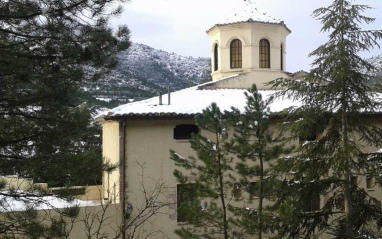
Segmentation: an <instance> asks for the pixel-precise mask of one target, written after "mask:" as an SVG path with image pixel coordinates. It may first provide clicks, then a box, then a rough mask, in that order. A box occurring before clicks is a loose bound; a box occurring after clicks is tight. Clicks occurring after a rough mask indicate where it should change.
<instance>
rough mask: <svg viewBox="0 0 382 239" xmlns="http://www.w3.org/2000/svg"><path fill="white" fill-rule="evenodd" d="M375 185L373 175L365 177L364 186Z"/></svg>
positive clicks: (371, 186) (370, 186)
mask: <svg viewBox="0 0 382 239" xmlns="http://www.w3.org/2000/svg"><path fill="white" fill-rule="evenodd" d="M374 185H375V179H374V177H368V178H366V188H368V189H370V188H373V187H374Z"/></svg>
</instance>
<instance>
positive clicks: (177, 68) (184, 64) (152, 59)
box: [84, 43, 211, 101]
mask: <svg viewBox="0 0 382 239" xmlns="http://www.w3.org/2000/svg"><path fill="white" fill-rule="evenodd" d="M117 60H118V66H117V67H116V68H115V69H114V70H111V71H110V72H109V73H108V74H106V75H105V76H103V77H101V79H100V80H99V81H97V82H96V83H92V82H91V81H89V82H88V83H87V84H86V85H85V87H84V89H86V91H88V92H90V93H91V94H92V95H93V96H94V97H96V98H98V99H103V98H105V99H108V100H110V99H119V101H121V99H122V101H123V100H124V101H127V100H128V99H142V98H147V97H150V96H153V95H155V94H157V92H158V91H162V92H163V93H164V92H165V91H167V90H166V89H167V87H168V86H170V87H171V89H172V90H173V91H174V90H180V89H183V88H186V87H189V86H192V85H195V84H198V83H200V82H201V81H203V80H210V79H211V76H210V73H211V71H210V67H211V66H210V59H209V58H202V57H198V58H195V57H185V56H180V55H177V54H175V53H168V52H165V51H162V50H157V49H154V48H152V47H149V46H146V45H143V44H139V43H133V44H132V45H131V47H130V48H129V49H128V50H126V51H122V52H120V53H119V54H118V55H117ZM87 70H88V71H95V70H94V69H91V68H88V69H87Z"/></svg>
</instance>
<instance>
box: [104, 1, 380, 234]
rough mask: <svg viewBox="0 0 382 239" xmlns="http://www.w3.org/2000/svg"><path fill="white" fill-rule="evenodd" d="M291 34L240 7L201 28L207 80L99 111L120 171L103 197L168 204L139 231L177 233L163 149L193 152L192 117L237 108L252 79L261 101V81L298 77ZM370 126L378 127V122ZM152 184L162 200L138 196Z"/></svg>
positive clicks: (278, 105)
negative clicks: (290, 64) (289, 68)
mask: <svg viewBox="0 0 382 239" xmlns="http://www.w3.org/2000/svg"><path fill="white" fill-rule="evenodd" d="M290 33H291V31H290V30H289V29H288V28H287V26H286V25H285V23H284V22H283V21H282V20H280V19H277V18H275V17H273V16H271V15H269V14H266V13H262V12H260V11H259V10H258V9H256V8H255V7H254V6H253V5H251V3H247V5H246V6H245V8H243V9H242V10H241V11H240V12H238V13H237V14H234V15H233V16H232V17H230V18H228V19H226V20H224V21H222V22H220V23H217V24H216V25H214V26H213V27H211V28H210V29H209V30H208V31H207V34H208V35H209V36H210V37H211V66H212V77H213V81H212V82H208V83H205V84H202V85H198V86H195V87H191V88H188V89H184V90H180V91H177V92H172V93H168V94H166V95H163V96H159V97H154V98H151V99H148V100H144V101H140V102H134V103H130V104H126V105H122V106H119V107H117V108H115V109H112V110H110V111H109V112H107V113H105V114H103V115H101V116H100V117H99V121H100V122H101V123H102V125H103V155H104V157H105V159H106V160H107V161H109V162H111V163H119V164H120V168H119V171H114V172H109V173H106V174H105V175H104V178H103V180H104V181H103V185H104V198H105V199H108V200H112V201H114V202H116V203H120V204H121V205H132V206H133V207H134V208H136V210H137V209H139V208H140V207H141V206H142V205H143V204H144V203H145V202H146V201H147V200H150V201H152V204H153V207H155V206H157V203H168V206H167V207H165V208H163V210H165V211H163V214H161V215H157V217H156V220H155V222H153V223H151V224H150V225H147V226H146V228H145V230H147V231H152V230H160V231H161V232H163V233H165V234H166V235H168V236H169V237H170V238H176V237H175V236H174V234H173V231H174V229H176V228H178V227H179V225H181V223H180V222H179V220H178V218H177V213H176V205H177V200H178V199H179V196H178V195H177V189H178V187H177V185H178V183H177V181H176V179H175V177H174V176H173V175H172V172H173V171H174V169H175V165H174V163H173V161H172V160H170V154H169V149H173V150H175V151H176V152H178V153H179V154H181V155H186V156H188V155H193V154H194V151H193V150H192V149H191V148H190V144H189V142H188V140H187V139H188V138H189V137H190V135H191V133H192V132H195V131H196V130H197V129H195V126H194V125H195V122H194V116H195V115H197V114H199V113H201V112H202V110H203V109H205V108H206V107H208V106H209V105H210V104H211V103H212V102H215V103H217V105H218V106H219V107H220V108H221V109H222V110H229V109H230V108H231V107H232V106H234V107H236V108H239V109H243V107H244V106H245V103H246V100H245V96H244V92H245V91H246V89H247V88H249V87H250V86H251V85H252V84H257V86H258V88H259V89H260V90H261V91H260V92H261V93H262V94H263V97H264V98H266V97H267V96H269V95H270V94H272V93H274V91H272V90H270V89H269V87H268V86H267V85H265V83H267V82H269V81H271V80H274V79H276V78H280V77H284V78H299V77H301V75H303V73H301V72H297V73H295V74H291V73H288V72H286V62H287V57H286V50H287V41H286V39H287V36H288V35H289V34H290ZM298 105H299V102H293V101H290V100H280V99H279V100H276V101H275V102H273V103H272V105H271V111H272V112H280V111H282V110H283V109H285V108H287V107H290V106H298ZM376 124H377V125H379V126H380V127H382V122H381V121H376ZM200 133H202V134H203V132H200ZM370 150H371V151H372V150H374V149H372V148H370ZM190 177H192V176H190ZM162 182H163V184H162ZM362 183H365V184H366V181H365V182H364V181H362ZM159 187H160V190H161V192H160V194H161V196H160V198H161V200H159V201H158V200H156V199H157V197H156V195H157V194H152V195H148V194H145V195H144V193H145V192H149V191H156V190H158V188H159ZM143 189H144V190H143ZM375 193H379V192H375ZM158 198H159V197H158ZM121 207H122V206H121ZM122 208H124V207H122ZM150 227H152V228H150Z"/></svg>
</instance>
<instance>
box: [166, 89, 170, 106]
mask: <svg viewBox="0 0 382 239" xmlns="http://www.w3.org/2000/svg"><path fill="white" fill-rule="evenodd" d="M170 93H171V88H170V86H168V88H167V95H168V105H170V104H171V95H170Z"/></svg>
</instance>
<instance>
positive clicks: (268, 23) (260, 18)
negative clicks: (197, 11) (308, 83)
mask: <svg viewBox="0 0 382 239" xmlns="http://www.w3.org/2000/svg"><path fill="white" fill-rule="evenodd" d="M290 33H291V31H290V30H289V29H288V27H287V26H286V25H285V23H284V21H282V20H281V19H279V18H276V17H274V16H272V15H270V14H268V13H264V12H261V11H260V10H259V9H258V8H257V6H256V4H255V3H254V2H253V1H250V0H247V1H245V2H244V6H242V8H241V9H240V10H239V11H238V12H237V13H235V14H233V15H232V16H231V17H228V18H226V19H224V20H222V21H220V22H218V23H216V24H215V25H214V26H213V27H211V28H210V29H209V30H207V34H208V35H209V36H210V37H211V49H212V52H211V65H212V79H213V80H214V81H216V80H219V79H221V78H223V77H227V76H231V75H236V74H240V75H243V77H244V78H245V80H244V81H243V80H241V83H240V84H241V85H235V84H234V85H231V86H230V87H232V88H243V87H250V86H251V85H252V84H254V83H256V84H257V86H258V88H259V89H265V88H266V87H265V86H264V83H267V82H269V81H271V80H274V79H276V78H279V77H288V75H287V74H286V72H285V69H286V37H287V36H288V35H289V34H290ZM243 84H244V85H243Z"/></svg>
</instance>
